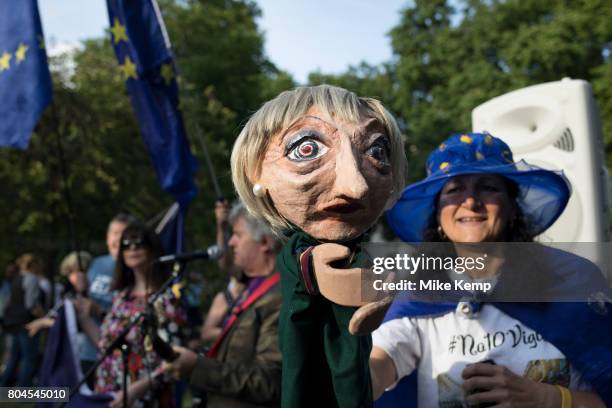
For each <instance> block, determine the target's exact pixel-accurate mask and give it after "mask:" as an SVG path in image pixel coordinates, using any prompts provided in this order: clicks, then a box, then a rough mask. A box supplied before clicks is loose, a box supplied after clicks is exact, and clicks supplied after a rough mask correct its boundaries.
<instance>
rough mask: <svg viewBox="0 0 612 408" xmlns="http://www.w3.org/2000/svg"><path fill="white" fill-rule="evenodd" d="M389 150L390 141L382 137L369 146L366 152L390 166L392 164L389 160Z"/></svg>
mask: <svg viewBox="0 0 612 408" xmlns="http://www.w3.org/2000/svg"><path fill="white" fill-rule="evenodd" d="M389 150H390V148H389V142H388V141H387V139H386V138H384V137H380V138H378V139H376V141H375V142H374V143H373V144H372V145H371V146H370V147H369V148H368V150H367V151H366V153H367V154H368V155H369V156H370V157H372V158H373V159H375V160H376V161H378V162H380V163H381V164H383V165H386V166H388V165H390V164H391V163H390V160H389V155H390V153H389Z"/></svg>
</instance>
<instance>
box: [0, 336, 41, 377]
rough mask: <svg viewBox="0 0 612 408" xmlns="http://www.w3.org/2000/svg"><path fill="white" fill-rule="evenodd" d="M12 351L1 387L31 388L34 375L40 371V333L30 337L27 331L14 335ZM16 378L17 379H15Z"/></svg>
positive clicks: (3, 374)
mask: <svg viewBox="0 0 612 408" xmlns="http://www.w3.org/2000/svg"><path fill="white" fill-rule="evenodd" d="M12 337H13V340H12V342H11V351H10V354H9V358H8V361H7V363H6V367H5V369H4V372H3V373H2V376H1V377H0V386H1V387H9V386H12V385H13V382H14V381H15V379H16V380H17V382H16V383H15V384H14V385H15V386H17V387H31V386H32V380H33V378H34V374H36V370H37V369H38V346H39V339H40V333H37V334H36V336H34V337H30V336H29V335H28V332H27V331H26V330H25V329H21V330H19V331H18V332H17V333H15V334H13V335H12ZM15 377H16V378H15Z"/></svg>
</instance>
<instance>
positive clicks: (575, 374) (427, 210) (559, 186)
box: [370, 133, 612, 408]
mask: <svg viewBox="0 0 612 408" xmlns="http://www.w3.org/2000/svg"><path fill="white" fill-rule="evenodd" d="M427 173H428V176H427V177H426V178H425V179H424V180H422V181H420V182H418V183H415V184H412V185H410V186H408V187H407V188H406V189H405V190H404V192H403V193H402V197H401V198H400V200H399V201H398V203H397V204H396V205H395V206H394V207H393V208H392V209H391V210H390V211H389V223H390V225H391V227H392V228H393V229H394V230H395V232H396V233H397V234H398V235H399V236H400V237H401V238H402V239H404V240H405V241H407V242H422V241H436V242H449V245H448V246H447V247H448V248H450V251H451V252H452V253H451V255H453V256H454V257H455V258H456V259H459V258H460V257H463V256H465V255H466V254H469V255H470V256H474V254H483V251H484V257H486V260H485V261H484V268H482V269H481V268H467V269H466V270H465V273H464V274H463V273H462V272H461V274H462V275H461V278H460V279H456V278H455V275H456V274H457V273H460V272H459V270H458V268H457V267H455V268H452V267H442V268H439V270H438V271H436V272H438V273H437V274H435V275H430V276H435V277H439V278H440V280H439V281H438V280H436V281H435V282H436V283H439V284H440V285H446V286H447V287H448V288H450V287H451V282H452V283H454V288H455V289H459V290H460V291H461V293H460V296H461V297H460V298H458V299H459V300H460V301H457V300H455V299H451V298H445V299H444V300H445V302H444V303H438V304H428V303H427V302H423V301H422V300H421V299H417V298H414V297H410V295H407V296H403V297H402V296H400V297H398V298H396V299H395V301H394V303H393V304H392V305H391V308H390V310H389V312H388V313H387V316H386V321H385V323H383V324H382V325H381V326H380V327H379V328H378V329H377V330H376V331H374V333H373V334H372V337H373V344H374V346H373V349H372V353H371V356H370V367H371V373H372V384H373V385H372V386H373V389H374V395H375V397H378V396H380V395H381V394H382V395H383V399H382V400H381V402H380V405H379V406H380V407H392V406H397V405H396V403H397V401H401V405H402V406H408V407H412V406H419V407H426V408H427V407H438V406H453V407H455V406H506V405H507V406H533V407H544V408H546V407H551V408H556V407H560V406H561V407H566V406H568V407H569V406H584V407H587V406H588V407H603V406H604V403H603V402H602V399H606V398H607V399H608V400H612V393H611V392H610V390H611V384H612V375H608V374H605V375H604V374H603V373H609V372H610V366H611V365H612V345H611V342H612V339H611V338H610V337H609V336H606V335H603V336H602V335H593V334H592V333H593V331H595V330H596V331H598V332H601V333H602V334H603V333H605V331H604V330H605V329H606V328H608V327H610V325H611V323H612V322H611V320H610V318H609V316H606V314H605V313H604V314H601V313H598V312H597V311H594V310H593V309H592V308H590V307H589V306H588V305H587V304H586V302H584V303H579V302H576V303H572V304H562V303H560V302H558V301H559V298H558V297H557V298H556V299H555V300H556V301H557V302H558V303H552V302H551V303H547V304H545V303H543V302H542V303H537V302H535V301H534V299H535V300H539V299H546V298H545V297H544V295H543V294H544V292H547V291H549V292H552V293H561V290H562V288H563V285H566V288H565V289H564V290H565V291H566V292H570V293H571V292H573V293H577V292H579V291H581V290H586V288H588V291H587V293H589V294H592V293H594V292H593V291H602V292H600V293H602V295H603V293H604V292H605V291H606V290H607V283H606V282H605V281H603V279H602V277H601V275H600V274H599V271H597V268H594V267H592V266H591V264H590V263H589V262H588V261H586V260H584V259H579V257H577V256H575V255H572V254H567V253H563V252H562V251H552V250H550V248H548V249H545V248H546V247H544V246H540V245H538V244H536V243H531V244H529V246H527V245H525V246H523V247H522V252H521V256H524V257H525V260H524V261H523V262H519V261H517V259H514V258H516V256H513V255H514V253H511V252H510V251H509V250H508V248H509V247H510V246H509V245H508V246H506V245H502V244H498V245H496V246H495V247H493V246H486V245H462V244H463V243H470V244H474V243H484V242H500V243H501V242H521V243H522V242H531V241H533V239H534V237H535V236H536V235H538V234H540V233H541V232H543V231H544V230H546V228H548V227H549V226H550V225H551V224H552V223H553V222H554V221H555V220H556V219H557V218H558V217H559V216H560V215H561V213H562V212H563V210H564V208H565V205H566V204H567V201H568V199H569V195H570V191H571V190H570V185H569V181H568V180H567V179H566V178H565V176H564V175H563V173H562V172H553V171H549V170H545V169H541V168H538V167H535V166H530V165H528V164H527V163H525V162H514V160H513V157H512V152H511V151H510V148H509V147H508V145H506V143H504V142H503V141H502V140H501V139H498V138H496V137H494V136H492V135H490V134H487V133H468V134H455V135H453V136H451V137H449V138H448V139H447V140H445V141H444V142H443V143H442V144H440V146H439V147H438V148H437V149H436V150H434V151H433V152H432V153H431V154H430V156H429V158H428V160H427ZM442 246H443V245H440V246H438V248H440V247H442ZM484 248H488V249H491V251H489V250H487V249H484ZM487 255H488V256H487ZM484 257H483V258H484ZM518 265H520V268H519V267H517V266H518ZM563 271H565V272H563ZM544 279H548V281H547V282H548V283H547V286H542V285H540V286H537V285H538V283H537V281H538V280H544ZM429 282H432V281H431V280H429ZM570 282H571V283H570ZM421 283H423V281H421ZM510 286H512V287H513V288H514V290H517V291H519V292H521V293H528V292H529V291H530V290H531V288H533V287H537V288H538V289H535V290H534V291H535V293H537V295H538V296H539V297H535V298H530V300H528V301H522V302H518V301H516V300H513V299H514V298H504V297H503V296H497V295H503V293H504V290H507V289H508V288H509V287H510ZM485 288H487V289H491V290H487V291H486V292H485V293H484V294H482V293H476V292H472V291H473V290H474V289H485ZM427 289H429V290H430V289H432V288H431V286H430V287H428V288H427ZM434 290H436V289H434ZM506 293H507V292H506ZM608 293H609V292H608ZM604 307H607V306H604ZM570 327H571V330H568V328H570ZM595 328H597V329H595ZM594 329H595V330H594ZM576 338H579V339H580V340H579V341H578V342H576V341H575V339H576ZM527 339H531V340H529V341H526V340H527ZM602 339H603V340H602ZM536 340H537V341H536ZM591 350H598V351H597V353H595V354H593V353H592V351H591ZM605 356H607V357H605ZM593 365H597V366H598V368H597V370H596V371H597V372H596V373H593V370H592V367H593ZM409 377H413V378H414V377H416V380H417V381H416V382H413V383H412V384H416V388H415V387H411V386H410V385H409V383H410V381H409V380H408V378H409ZM398 382H401V384H402V385H401V386H398V387H396V386H395V384H396V383H398ZM389 388H393V390H391V391H389V392H385V393H384V394H383V391H385V390H388V389H389ZM600 396H601V398H600ZM393 398H396V400H395V403H394V401H393ZM572 400H573V401H574V405H572Z"/></svg>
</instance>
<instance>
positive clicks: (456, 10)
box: [310, 0, 612, 180]
mask: <svg viewBox="0 0 612 408" xmlns="http://www.w3.org/2000/svg"><path fill="white" fill-rule="evenodd" d="M610 21H612V3H611V2H609V1H606V0H581V1H566V0H506V1H501V0H466V1H446V0H416V1H414V2H412V4H411V5H410V6H408V7H406V8H405V9H403V10H402V12H401V19H400V23H399V24H398V25H397V26H396V27H394V28H393V29H392V30H391V32H390V37H391V42H392V48H393V53H394V56H393V60H392V61H391V62H390V63H388V64H386V65H385V66H384V67H372V68H371V69H364V68H363V67H364V66H363V65H362V67H358V68H350V69H349V70H348V71H347V72H346V73H344V74H342V75H336V76H326V75H322V74H316V75H311V77H310V81H311V82H312V83H319V82H321V81H327V82H333V83H336V84H340V85H344V86H348V87H349V88H350V89H353V90H355V91H357V92H360V93H362V94H366V95H382V96H383V97H382V100H383V102H385V104H386V105H387V106H388V107H390V108H391V109H392V110H393V111H394V113H395V114H396V115H397V117H398V118H399V119H400V123H401V124H402V126H403V130H404V132H405V134H406V138H407V142H408V155H409V159H410V160H409V177H410V179H412V180H416V179H419V178H421V177H422V176H423V175H424V166H423V163H424V160H425V157H426V155H427V154H428V153H429V152H430V151H431V149H432V148H433V147H434V146H436V145H437V144H438V143H439V142H440V141H441V140H443V139H444V138H446V137H447V136H448V135H450V134H451V133H453V132H457V131H465V130H469V129H471V116H470V115H471V111H472V109H473V108H474V107H476V106H477V105H479V104H481V103H483V102H485V101H487V100H489V99H491V98H493V97H495V96H499V95H501V94H504V93H506V92H509V91H512V90H515V89H519V88H523V87H525V86H529V85H533V84H538V83H542V82H549V81H557V80H559V79H561V78H563V77H571V78H578V79H584V80H587V81H589V82H591V84H592V86H593V89H594V93H595V98H596V100H597V102H598V105H599V108H600V111H601V116H602V122H603V128H604V135H605V146H606V152H607V156H608V163H612V103H611V102H610V101H611V100H612V98H611V96H612V66H611V63H610V48H611V45H612V24H610Z"/></svg>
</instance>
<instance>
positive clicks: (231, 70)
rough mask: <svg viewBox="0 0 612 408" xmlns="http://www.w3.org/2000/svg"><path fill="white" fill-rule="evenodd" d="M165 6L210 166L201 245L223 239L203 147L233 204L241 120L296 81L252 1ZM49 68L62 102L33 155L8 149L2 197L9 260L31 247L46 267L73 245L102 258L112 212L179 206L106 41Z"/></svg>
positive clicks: (1, 228) (185, 96) (195, 143)
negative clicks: (269, 53)
mask: <svg viewBox="0 0 612 408" xmlns="http://www.w3.org/2000/svg"><path fill="white" fill-rule="evenodd" d="M160 6H161V7H162V12H163V14H164V18H165V22H166V25H167V28H168V31H169V34H170V38H171V40H172V42H173V47H174V51H175V54H176V56H177V65H178V68H179V73H180V77H179V80H180V88H181V92H182V94H181V110H182V111H183V114H184V117H185V121H186V123H187V129H188V137H189V139H190V141H191V145H192V150H193V151H194V152H195V154H196V156H197V158H198V160H199V162H200V163H201V168H200V172H199V173H198V175H197V180H196V181H197V184H198V188H199V195H198V197H197V198H196V200H194V202H193V204H192V206H191V208H190V212H189V214H188V220H187V223H188V225H187V228H186V230H187V234H188V237H187V238H188V244H189V246H190V247H192V248H195V247H201V246H204V245H210V243H211V242H213V241H214V220H213V211H212V208H213V205H212V203H213V201H214V199H215V198H217V197H216V195H215V193H214V190H213V188H212V183H211V181H210V180H211V179H210V176H209V174H208V170H207V167H206V165H205V162H204V158H203V155H202V149H201V146H202V145H201V142H202V141H205V143H206V144H207V145H208V149H209V151H210V154H211V156H212V160H213V163H214V167H215V168H216V171H217V174H218V176H219V179H220V183H221V187H222V190H223V194H224V195H225V196H226V197H228V198H230V199H232V198H233V189H232V187H231V180H230V177H229V174H230V173H229V151H230V148H231V145H232V143H233V139H234V138H235V137H236V135H237V133H238V131H239V128H240V125H241V123H242V121H243V120H244V118H245V117H246V116H247V114H248V113H249V112H251V111H254V110H256V109H257V108H258V107H259V105H260V104H261V103H262V102H263V101H264V100H265V99H266V98H269V97H270V95H271V94H272V93H277V92H280V91H281V90H284V89H286V88H287V87H292V86H293V85H294V83H293V80H292V79H291V77H289V76H288V75H287V74H286V73H284V72H281V71H279V70H277V69H276V68H275V66H274V65H273V64H272V63H271V62H269V61H268V60H267V59H266V57H265V56H264V53H263V37H262V34H261V33H260V32H259V31H258V29H257V26H256V23H255V18H256V17H257V16H258V15H259V10H258V9H257V7H256V6H255V4H254V3H253V2H249V1H206V2H203V1H202V2H198V1H193V2H191V1H190V2H185V1H163V2H160ZM51 68H52V74H53V84H54V103H53V106H52V107H50V108H48V109H47V111H46V112H45V114H44V116H43V118H42V120H41V121H40V123H39V125H38V127H37V129H36V132H35V134H34V135H33V137H32V141H31V143H30V146H29V148H28V149H27V150H26V151H23V152H21V151H14V150H8V149H1V150H0V183H2V186H3V187H2V188H3V192H4V194H3V196H4V197H6V199H5V200H2V201H1V202H0V210H2V211H3V213H4V214H6V217H5V219H6V222H4V223H2V224H1V225H0V234H1V235H2V237H3V240H4V241H3V243H2V245H1V246H0V262H3V264H5V263H6V262H8V261H9V260H11V259H14V258H15V257H16V256H17V255H18V254H19V253H22V252H25V251H33V252H37V253H40V254H42V255H44V257H45V258H46V259H47V261H48V262H47V263H48V266H49V268H48V270H49V271H50V270H51V268H52V267H53V266H54V265H57V261H58V260H59V257H61V256H63V255H64V254H65V253H67V252H68V251H69V250H71V249H73V248H74V246H75V245H78V246H79V247H80V248H85V249H89V250H91V251H93V252H94V253H100V252H104V250H105V248H104V235H105V230H106V225H107V222H108V220H109V219H110V218H111V217H112V216H113V215H114V214H115V213H117V212H119V211H123V212H129V213H131V214H134V215H136V216H137V217H139V218H140V219H142V220H143V221H147V220H150V219H152V218H153V217H154V216H155V215H156V214H158V213H160V212H161V211H163V210H164V209H165V208H167V207H168V206H169V205H170V204H171V203H172V197H171V196H170V195H169V194H167V193H166V192H164V191H163V190H161V188H160V187H159V183H158V181H157V179H156V176H155V172H154V171H153V167H152V164H151V162H150V159H149V157H148V155H147V152H146V149H145V146H144V142H143V141H142V137H141V136H140V131H139V128H138V123H137V122H136V118H135V115H134V113H133V111H132V107H131V104H130V101H129V98H128V95H127V91H126V88H125V84H124V80H123V78H122V76H121V73H120V71H119V69H118V64H117V60H116V57H115V55H114V53H113V51H112V48H111V46H110V41H109V39H108V37H107V38H103V39H91V40H88V41H85V42H84V43H83V44H82V48H81V49H79V50H77V51H76V52H75V53H74V54H73V55H64V56H62V57H58V58H54V59H52V61H51ZM199 135H202V138H200V137H199ZM64 174H65V177H64ZM66 192H68V193H69V196H70V198H71V200H70V201H71V202H72V205H71V209H69V208H68V204H67V202H68V200H67V196H66ZM70 217H72V218H73V220H74V222H73V224H74V225H75V230H76V234H75V232H74V231H71V227H70V226H71V222H70ZM74 238H77V239H78V244H75V241H77V239H74Z"/></svg>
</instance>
